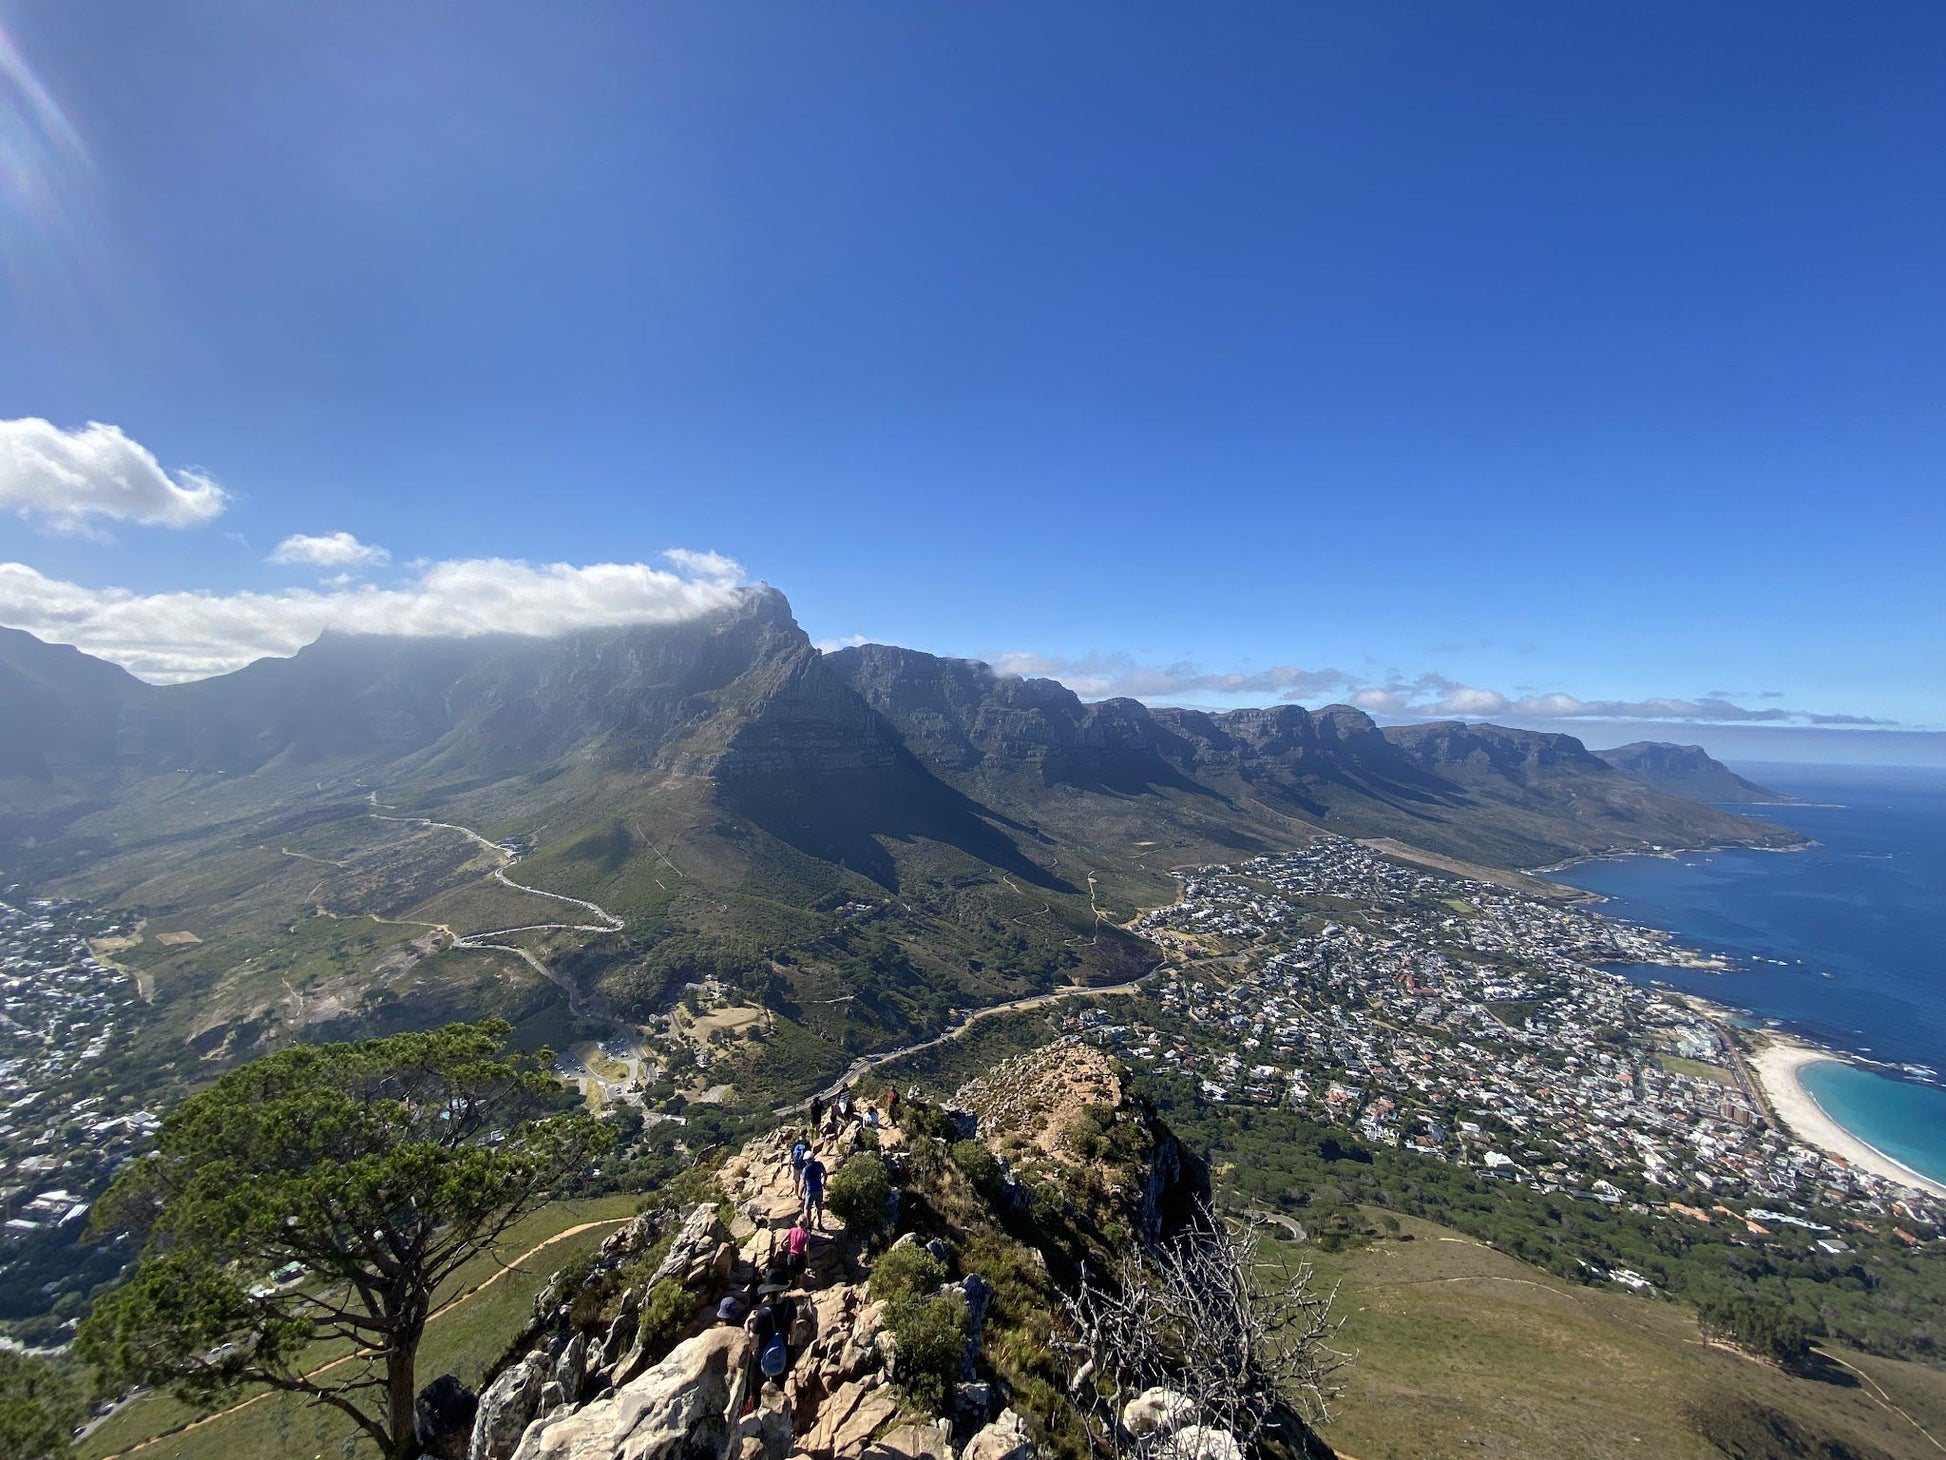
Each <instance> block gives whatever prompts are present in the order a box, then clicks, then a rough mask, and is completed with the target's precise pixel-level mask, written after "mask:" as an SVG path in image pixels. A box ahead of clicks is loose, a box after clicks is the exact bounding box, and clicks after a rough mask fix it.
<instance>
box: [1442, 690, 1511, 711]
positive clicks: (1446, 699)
mask: <svg viewBox="0 0 1946 1460" xmlns="http://www.w3.org/2000/svg"><path fill="white" fill-rule="evenodd" d="M1506 709H1507V697H1506V696H1505V695H1503V694H1500V693H1498V692H1496V691H1494V690H1490V689H1475V688H1473V686H1471V685H1468V684H1460V685H1455V686H1453V688H1452V689H1450V690H1448V691H1447V692H1446V694H1444V695H1443V696H1441V698H1440V700H1439V703H1438V704H1437V705H1435V706H1434V707H1433V713H1434V714H1436V715H1500V714H1504V713H1505V712H1506Z"/></svg>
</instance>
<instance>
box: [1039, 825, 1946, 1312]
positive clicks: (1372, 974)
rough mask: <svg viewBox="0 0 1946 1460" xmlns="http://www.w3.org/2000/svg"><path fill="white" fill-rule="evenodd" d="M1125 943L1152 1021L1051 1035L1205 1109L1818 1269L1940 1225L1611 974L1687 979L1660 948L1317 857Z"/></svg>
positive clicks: (1158, 922)
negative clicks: (1145, 1074)
mask: <svg viewBox="0 0 1946 1460" xmlns="http://www.w3.org/2000/svg"><path fill="white" fill-rule="evenodd" d="M1137 927H1138V928H1139V930H1140V931H1142V932H1144V933H1145V934H1147V935H1148V936H1150V937H1151V938H1153V939H1155V940H1156V941H1158V942H1160V943H1162V944H1163V945H1164V946H1168V947H1172V948H1173V949H1174V950H1175V951H1176V953H1177V954H1178V955H1179V957H1180V958H1181V959H1182V960H1183V961H1182V962H1181V963H1179V964H1178V966H1177V967H1176V968H1174V969H1173V970H1170V971H1167V972H1165V973H1162V974H1159V975H1158V976H1157V982H1156V983H1154V984H1153V985H1152V986H1151V988H1150V990H1149V993H1150V996H1151V997H1150V1000H1149V1001H1147V1007H1148V1009H1149V1011H1150V1012H1149V1017H1145V1018H1142V1019H1139V1020H1138V1019H1130V1018H1126V1017H1125V1016H1124V1014H1123V1013H1122V1011H1119V1010H1116V1011H1111V1010H1109V1009H1106V1008H1095V1009H1091V1010H1089V1011H1087V1012H1086V1013H1083V1014H1080V1015H1076V1016H1072V1017H1071V1018H1070V1020H1069V1021H1068V1022H1069V1024H1070V1026H1071V1027H1076V1028H1080V1029H1083V1030H1088V1031H1090V1032H1091V1033H1092V1036H1093V1037H1094V1038H1095V1039H1096V1040H1097V1041H1098V1042H1100V1043H1103V1044H1105V1045H1109V1046H1112V1047H1113V1048H1115V1049H1116V1050H1117V1051H1118V1052H1119V1053H1120V1054H1121V1055H1122V1056H1123V1057H1124V1058H1125V1059H1127V1060H1128V1061H1129V1062H1130V1063H1131V1064H1132V1065H1134V1066H1136V1067H1138V1068H1149V1069H1163V1070H1169V1071H1175V1072H1188V1073H1191V1074H1192V1075H1193V1077H1194V1078H1195V1080H1196V1081H1197V1082H1198V1084H1199V1086H1200V1089H1201V1093H1202V1095H1203V1097H1204V1098H1205V1099H1207V1100H1209V1101H1212V1102H1227V1103H1242V1104H1249V1103H1255V1104H1264V1105H1277V1104H1282V1105H1288V1106H1291V1107H1294V1108H1296V1109H1298V1110H1300V1111H1302V1112H1304V1113H1305V1114H1306V1115H1308V1116H1309V1117H1311V1118H1312V1119H1314V1120H1316V1121H1317V1122H1318V1123H1319V1124H1321V1125H1329V1126H1333V1127H1340V1128H1349V1129H1351V1130H1354V1131H1356V1132H1357V1133H1358V1135H1359V1136H1360V1137H1362V1138H1363V1139H1365V1140H1367V1141H1371V1142H1375V1143H1383V1144H1386V1145H1390V1146H1394V1147H1398V1148H1401V1149H1405V1150H1410V1151H1413V1152H1417V1153H1419V1154H1422V1155H1425V1156H1430V1157H1437V1158H1439V1159H1442V1160H1445V1161H1448V1162H1454V1163H1460V1164H1463V1165H1466V1166H1468V1167H1472V1168H1476V1169H1477V1170H1479V1171H1480V1172H1482V1173H1484V1174H1486V1175H1489V1176H1492V1177H1494V1178H1497V1179H1500V1180H1505V1181H1508V1182H1516V1183H1520V1184H1523V1185H1526V1186H1528V1187H1531V1188H1534V1189H1536V1190H1539V1191H1542V1192H1562V1193H1566V1194H1567V1195H1569V1196H1572V1197H1574V1198H1578V1199H1582V1200H1586V1201H1590V1202H1595V1203H1602V1204H1606V1205H1611V1206H1620V1207H1626V1208H1627V1209H1628V1210H1630V1211H1633V1212H1636V1213H1638V1214H1644V1215H1648V1214H1657V1215H1661V1216H1663V1217H1666V1218H1669V1219H1676V1220H1685V1221H1694V1222H1697V1223H1703V1224H1722V1223H1730V1224H1732V1225H1733V1227H1736V1228H1742V1229H1746V1230H1748V1231H1749V1232H1752V1233H1762V1234H1765V1235H1768V1234H1770V1233H1773V1232H1777V1231H1780V1230H1782V1231H1787V1232H1789V1233H1790V1234H1792V1235H1793V1236H1795V1237H1797V1238H1800V1239H1801V1240H1802V1241H1803V1243H1804V1244H1805V1245H1807V1246H1815V1247H1817V1248H1819V1249H1821V1250H1822V1251H1823V1252H1825V1253H1826V1254H1831V1255H1835V1254H1838V1253H1842V1252H1844V1251H1845V1250H1846V1249H1847V1241H1846V1236H1845V1231H1844V1228H1845V1223H1846V1222H1847V1221H1856V1220H1866V1221H1872V1222H1877V1223H1879V1224H1880V1225H1885V1224H1889V1225H1890V1229H1891V1230H1892V1231H1893V1232H1894V1233H1896V1234H1897V1236H1898V1238H1899V1240H1902V1241H1905V1242H1907V1243H1909V1244H1912V1245H1917V1244H1919V1243H1920V1242H1922V1241H1924V1240H1927V1239H1926V1238H1925V1237H1923V1236H1922V1235H1921V1234H1923V1233H1930V1232H1936V1231H1937V1230H1938V1228H1939V1225H1940V1222H1941V1220H1942V1217H1946V1209H1942V1206H1941V1203H1940V1202H1939V1201H1938V1200H1937V1199H1935V1198H1934V1197H1932V1196H1930V1195H1927V1194H1924V1193H1921V1192H1918V1191H1915V1190H1914V1189H1913V1188H1912V1187H1911V1186H1908V1185H1904V1184H1901V1183H1898V1182H1895V1181H1892V1180H1888V1179H1886V1178H1885V1177H1884V1176H1881V1175H1878V1174H1874V1173H1873V1172H1871V1171H1868V1170H1865V1169H1862V1168H1861V1167H1860V1166H1858V1165H1855V1164H1848V1163H1845V1162H1843V1161H1841V1160H1838V1159H1836V1158H1834V1157H1833V1156H1831V1155H1828V1154H1826V1153H1825V1152H1823V1151H1820V1150H1817V1149H1813V1148H1812V1147H1810V1146H1807V1145H1804V1144H1802V1143H1800V1142H1798V1141H1796V1140H1794V1139H1792V1138H1791V1136H1790V1135H1789V1134H1788V1133H1787V1132H1786V1131H1784V1130H1783V1129H1780V1128H1779V1126H1778V1124H1777V1123H1776V1122H1775V1121H1774V1120H1773V1119H1771V1118H1769V1116H1768V1113H1767V1111H1766V1109H1765V1103H1764V1100H1763V1098H1762V1096H1761V1094H1760V1092H1759V1090H1758V1089H1757V1087H1756V1086H1755V1085H1754V1084H1753V1082H1752V1078H1751V1075H1750V1073H1749V1071H1748V1070H1747V1068H1746V1067H1745V1064H1744V1061H1743V1059H1742V1056H1741V1055H1740V1054H1739V1052H1738V1051H1737V1049H1736V1048H1735V1047H1734V1045H1733V1043H1732V1041H1731V1040H1730V1038H1729V1037H1728V1034H1727V1032H1726V1030H1725V1029H1724V1027H1723V1024H1722V1023H1721V1022H1720V1019H1719V1017H1718V1013H1717V1011H1714V1010H1711V1009H1709V1008H1707V1007H1706V1006H1700V1005H1698V1004H1697V1003H1695V1002H1694V1001H1690V1000H1686V999H1684V998H1682V997H1680V996H1678V995H1675V994H1673V993H1669V992H1667V991H1665V990H1660V989H1655V988H1644V987H1642V986H1640V985H1639V984H1637V983H1634V982H1631V981H1630V980H1629V979H1628V978H1626V977H1624V976H1622V975H1621V974H1620V973H1617V972H1614V971H1612V970H1611V968H1610V967H1609V965H1618V964H1638V965H1639V964H1665V965H1666V964H1672V963H1676V962H1679V961H1680V962H1688V963H1692V964H1693V963H1696V962H1699V961H1700V960H1699V959H1698V956H1697V955H1695V954H1694V953H1691V952H1689V951H1687V950H1683V949H1681V948H1678V947H1676V946H1674V945H1673V944H1671V942H1670V941H1669V939H1668V938H1667V936H1666V935H1664V934H1663V933H1661V932H1659V931H1656V930H1650V929H1643V928H1638V927H1634V926H1632V925H1630V924H1627V923H1624V922H1620V921H1617V920H1615V919H1612V918H1607V917H1604V916H1602V915H1600V914H1599V913H1596V912H1594V911H1592V910H1590V909H1589V908H1587V907H1584V906H1576V905H1571V904H1568V903H1566V902H1564V901H1560V900H1554V899H1547V898H1541V897H1531V896H1525V895H1521V894H1519V893H1516V892H1513V891H1510V890H1508V889H1505V888H1503V887H1500V886H1497V885H1495V884H1492V883H1488V882H1483V881H1477V880H1473V879H1470V878H1466V877H1462V876H1457V875H1452V874H1448V873H1445V872H1440V871H1433V870H1428V869H1426V868H1423V867H1419V866H1416V865H1411V864H1408V863H1405V862H1402V861H1398V860H1394V859H1392V858H1390V857H1386V856H1383V855H1380V854H1378V853H1376V852H1374V851H1373V850H1371V849H1369V848H1367V847H1365V846H1363V845H1361V844H1359V843H1358V842H1355V841H1351V840H1347V839H1344V838H1338V837H1329V838H1321V839H1319V840H1318V841H1317V842H1315V843H1313V844H1312V845H1311V846H1310V847H1308V848H1306V849H1304V850H1303V851H1301V852H1297V853H1294V854H1291V855H1287V856H1277V857H1260V858H1257V859H1254V860H1252V861H1248V862H1244V863H1241V864H1238V865H1235V866H1228V867H1218V866H1209V867H1200V868H1197V869H1196V870H1195V871H1194V872H1192V873H1189V874H1187V875H1186V876H1185V878H1184V880H1183V892H1182V897H1181V900H1180V901H1178V902H1177V903H1175V904H1174V905H1172V906H1170V907H1167V908H1163V909H1160V910H1158V911H1154V912H1150V913H1148V914H1145V915H1144V916H1143V917H1142V918H1141V919H1140V920H1139V921H1138V923H1137ZM1875 1230H1876V1228H1875ZM1617 1277H1618V1280H1619V1281H1622V1282H1624V1284H1625V1285H1631V1286H1632V1285H1635V1284H1636V1283H1641V1282H1645V1281H1646V1280H1643V1279H1640V1278H1639V1277H1637V1276H1636V1275H1634V1274H1628V1275H1625V1276H1624V1275H1617Z"/></svg>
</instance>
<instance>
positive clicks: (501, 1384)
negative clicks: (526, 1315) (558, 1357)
mask: <svg viewBox="0 0 1946 1460" xmlns="http://www.w3.org/2000/svg"><path fill="white" fill-rule="evenodd" d="M551 1367H552V1366H551V1365H550V1364H549V1363H548V1361H547V1355H546V1354H544V1353H538V1352H537V1353H530V1354H528V1355H527V1357H525V1358H524V1359H522V1360H521V1361H520V1362H519V1363H517V1364H515V1365H513V1366H512V1367H511V1368H508V1369H503V1370H501V1372H500V1375H499V1377H498V1378H496V1379H495V1380H494V1381H493V1382H492V1383H491V1384H489V1385H487V1387H486V1391H485V1392H484V1393H483V1394H481V1395H480V1406H479V1410H478V1412H477V1413H476V1414H475V1415H474V1417H473V1436H472V1439H471V1441H470V1442H469V1443H468V1445H467V1447H466V1460H507V1457H508V1456H509V1455H511V1454H513V1452H514V1449H515V1447H516V1446H518V1445H519V1444H520V1437H521V1435H522V1434H524V1433H525V1432H526V1429H527V1424H528V1422H529V1421H530V1420H532V1419H533V1417H534V1410H535V1408H536V1407H537V1406H538V1405H539V1404H540V1399H541V1386H542V1385H543V1384H545V1383H547V1376H548V1373H549V1371H550V1369H551Z"/></svg>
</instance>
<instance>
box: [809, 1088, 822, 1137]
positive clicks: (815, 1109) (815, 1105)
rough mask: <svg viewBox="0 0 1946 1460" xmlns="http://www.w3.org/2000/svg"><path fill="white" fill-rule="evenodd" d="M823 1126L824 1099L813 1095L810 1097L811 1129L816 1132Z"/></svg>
mask: <svg viewBox="0 0 1946 1460" xmlns="http://www.w3.org/2000/svg"><path fill="white" fill-rule="evenodd" d="M823 1124H824V1097H823V1096H822V1095H813V1096H812V1097H811V1129H812V1130H816V1129H817V1128H818V1127H819V1126H821V1125H823Z"/></svg>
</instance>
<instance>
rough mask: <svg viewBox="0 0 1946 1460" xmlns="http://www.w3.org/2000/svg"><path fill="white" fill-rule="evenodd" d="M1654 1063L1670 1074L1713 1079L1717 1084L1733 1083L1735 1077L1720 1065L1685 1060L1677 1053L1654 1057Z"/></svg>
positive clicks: (1735, 1080)
mask: <svg viewBox="0 0 1946 1460" xmlns="http://www.w3.org/2000/svg"><path fill="white" fill-rule="evenodd" d="M1656 1063H1657V1064H1659V1065H1661V1066H1662V1068H1663V1069H1665V1070H1667V1071H1668V1072H1669V1073H1670V1074H1672V1075H1689V1076H1691V1077H1692V1078H1694V1079H1698V1080H1714V1081H1715V1082H1716V1083H1717V1084H1719V1085H1734V1084H1735V1083H1736V1082H1737V1077H1736V1076H1735V1075H1733V1074H1731V1073H1730V1072H1729V1071H1728V1070H1726V1069H1724V1068H1723V1066H1721V1065H1706V1064H1704V1063H1703V1062H1702V1061H1701V1060H1686V1059H1684V1058H1683V1057H1682V1056H1681V1055H1678V1054H1665V1055H1658V1056H1657V1057H1656Z"/></svg>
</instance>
